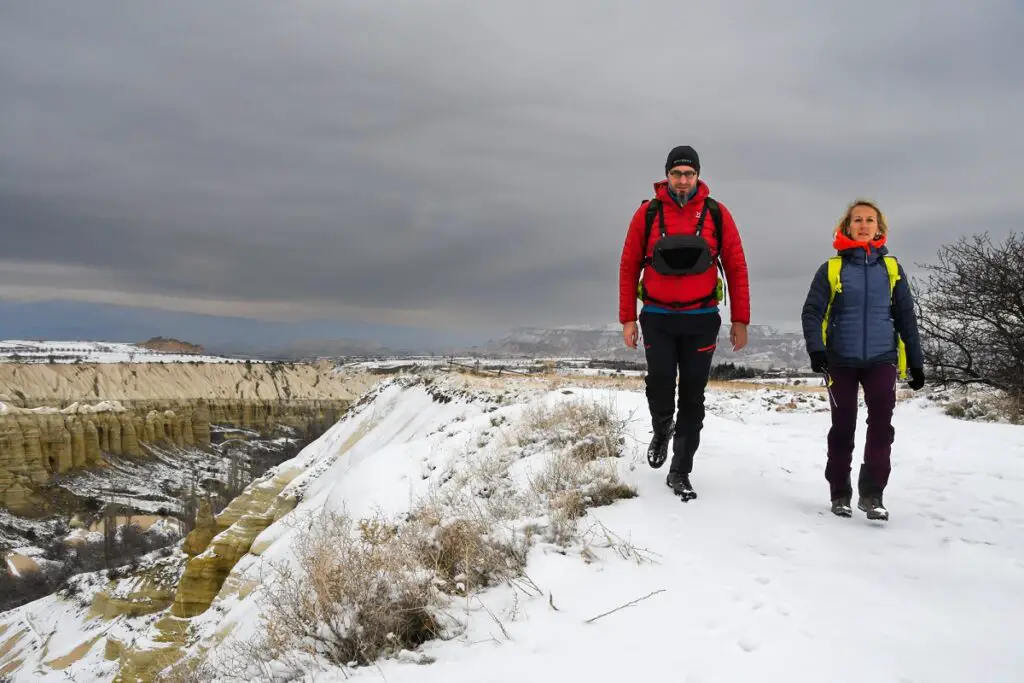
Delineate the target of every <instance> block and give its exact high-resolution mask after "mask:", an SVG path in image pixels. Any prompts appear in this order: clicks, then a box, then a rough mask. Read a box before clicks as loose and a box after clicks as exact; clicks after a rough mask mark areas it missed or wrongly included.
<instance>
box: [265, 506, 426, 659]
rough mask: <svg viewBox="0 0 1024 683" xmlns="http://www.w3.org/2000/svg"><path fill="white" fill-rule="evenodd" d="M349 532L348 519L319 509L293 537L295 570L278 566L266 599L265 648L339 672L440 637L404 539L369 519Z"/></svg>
mask: <svg viewBox="0 0 1024 683" xmlns="http://www.w3.org/2000/svg"><path fill="white" fill-rule="evenodd" d="M362 528H363V530H364V533H365V531H366V530H367V529H370V530H371V532H370V533H369V534H367V535H364V534H356V533H353V528H352V523H351V520H350V519H349V517H348V516H347V515H345V514H340V513H335V512H331V511H326V510H325V511H323V512H322V513H321V514H319V515H317V516H315V517H313V518H312V520H311V524H310V526H309V528H308V529H306V530H305V531H304V532H302V533H300V534H298V535H297V538H296V543H295V565H294V566H292V565H285V566H280V567H277V568H276V573H277V576H276V577H275V579H274V580H273V581H272V582H271V583H270V584H269V586H268V588H267V591H266V593H265V600H266V603H267V604H266V608H265V611H264V619H265V622H266V623H265V629H264V633H263V639H262V646H263V647H262V648H261V649H262V650H263V652H265V656H266V657H267V658H268V660H271V661H272V660H274V659H278V658H286V657H287V655H289V654H290V653H293V652H301V653H306V654H311V655H317V656H322V657H324V658H326V659H327V660H328V661H330V662H331V663H333V664H335V665H338V666H351V665H362V666H365V665H367V664H369V663H371V662H373V661H375V660H376V659H378V658H379V657H382V656H387V655H391V654H394V653H396V652H398V651H401V650H403V649H409V650H412V649H415V648H416V647H418V646H419V645H420V644H422V643H424V642H426V641H427V640H430V639H433V638H435V637H437V636H438V635H440V632H441V626H440V624H439V623H438V621H437V619H436V618H435V616H434V613H435V608H437V607H438V606H439V604H440V601H439V596H438V593H437V592H436V590H434V588H433V585H432V576H431V575H430V573H429V572H424V571H423V570H422V567H421V566H420V565H419V562H418V557H417V555H416V554H415V553H414V552H411V548H410V545H409V544H408V543H407V539H406V538H405V537H404V535H403V534H402V533H401V528H399V529H398V531H396V532H394V533H391V532H389V531H385V530H387V529H389V528H390V525H389V524H387V523H385V522H383V521H380V520H374V521H372V522H369V523H365V524H363V525H362Z"/></svg>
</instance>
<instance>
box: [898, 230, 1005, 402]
mask: <svg viewBox="0 0 1024 683" xmlns="http://www.w3.org/2000/svg"><path fill="white" fill-rule="evenodd" d="M921 267H922V268H923V269H924V270H925V271H927V272H928V273H929V275H928V279H927V284H926V287H925V289H924V292H923V293H921V294H919V295H918V297H917V301H918V306H919V308H920V312H919V314H918V316H919V320H920V327H921V337H922V347H923V350H924V355H925V362H926V363H927V364H928V365H929V366H930V367H931V368H933V372H934V373H935V377H934V379H935V381H937V382H938V383H941V384H946V385H949V384H953V385H959V386H967V385H971V384H982V385H986V386H989V387H993V388H995V389H999V390H1002V391H1004V392H1006V393H1007V394H1008V395H1009V396H1010V397H1011V398H1013V399H1014V400H1015V401H1016V410H1017V412H1018V413H1019V412H1020V411H1021V409H1022V407H1024V238H1022V237H1021V236H1020V235H1017V234H1015V233H1014V234H1011V235H1010V237H1009V238H1008V239H1007V240H1006V242H1004V243H1003V244H1000V245H993V244H992V242H991V240H990V239H989V237H988V235H975V236H973V237H961V238H960V239H959V240H958V241H957V242H956V243H955V244H951V245H944V246H942V247H941V248H940V250H939V260H938V263H937V264H930V265H923V266H921Z"/></svg>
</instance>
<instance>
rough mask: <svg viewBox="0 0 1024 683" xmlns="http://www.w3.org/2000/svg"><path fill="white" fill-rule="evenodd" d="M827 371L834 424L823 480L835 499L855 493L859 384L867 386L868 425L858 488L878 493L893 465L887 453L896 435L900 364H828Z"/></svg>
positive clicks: (866, 491)
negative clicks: (853, 472) (894, 416)
mask: <svg viewBox="0 0 1024 683" xmlns="http://www.w3.org/2000/svg"><path fill="white" fill-rule="evenodd" d="M828 374H829V376H830V377H831V379H832V386H831V387H830V391H829V394H830V396H829V405H830V406H831V407H832V428H831V429H830V430H829V432H828V463H827V464H826V466H825V479H826V480H828V483H829V487H830V488H831V491H832V498H833V499H835V498H836V497H838V496H840V495H852V490H851V486H850V470H851V464H852V462H853V444H854V434H855V433H856V431H857V398H858V396H857V395H858V390H859V388H860V387H864V403H865V405H866V406H867V413H868V415H867V425H868V430H867V438H866V439H865V443H864V462H863V464H862V465H861V468H860V476H859V477H858V481H857V489H858V493H859V494H860V495H862V496H872V495H877V496H880V495H882V492H883V491H884V490H885V486H886V484H888V483H889V472H890V470H891V469H892V466H891V464H890V460H889V455H890V453H891V452H892V442H893V438H894V437H895V434H896V432H895V430H894V429H893V427H892V412H893V409H895V407H896V379H897V371H896V366H895V365H890V364H888V363H882V364H879V365H872V366H870V367H866V368H847V367H835V368H829V369H828Z"/></svg>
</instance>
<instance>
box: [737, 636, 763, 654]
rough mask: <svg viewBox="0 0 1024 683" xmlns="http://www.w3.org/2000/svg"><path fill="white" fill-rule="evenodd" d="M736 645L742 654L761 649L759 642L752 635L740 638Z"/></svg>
mask: <svg viewBox="0 0 1024 683" xmlns="http://www.w3.org/2000/svg"><path fill="white" fill-rule="evenodd" d="M736 644H737V645H739V646H740V649H741V650H743V651H744V652H753V651H754V650H756V649H758V648H759V647H761V643H760V641H759V640H758V639H757V638H755V637H754V636H752V635H749V634H748V635H745V636H742V637H741V638H740V639H739V640H738V641H736Z"/></svg>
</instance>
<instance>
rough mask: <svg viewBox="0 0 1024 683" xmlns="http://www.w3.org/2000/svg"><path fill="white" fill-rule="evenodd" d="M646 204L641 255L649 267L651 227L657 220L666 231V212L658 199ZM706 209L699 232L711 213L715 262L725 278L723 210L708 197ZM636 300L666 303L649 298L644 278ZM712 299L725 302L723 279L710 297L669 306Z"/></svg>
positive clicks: (644, 202) (641, 203)
mask: <svg viewBox="0 0 1024 683" xmlns="http://www.w3.org/2000/svg"><path fill="white" fill-rule="evenodd" d="M644 204H647V211H646V214H645V222H644V242H643V247H642V248H641V251H640V253H641V254H643V262H642V265H648V262H649V261H650V258H649V257H648V256H647V242H648V240H650V238H651V227H652V226H653V225H654V219H655V218H657V219H658V220H659V221H660V226H661V229H662V231H664V229H665V211H664V208H663V207H662V205H661V200H660V199H658V198H657V197H654V198H653V199H645V200H644V201H642V202H640V206H643V205H644ZM704 208H705V211H702V212H701V214H700V219H699V220H698V221H697V232H698V233H699V232H700V231H701V230H703V228H704V216H705V215H706V214H708V213H710V214H711V221H712V222H713V223H714V225H715V243H716V245H717V248H718V254H716V255H715V257H714V262H715V264H716V265H717V266H718V272H719V273H721V275H722V276H724V275H725V270H724V269H723V268H722V259H721V255H722V209H721V207H720V206H719V205H718V202H717V201H715V200H714V199H712V198H711V197H707V198H705V199H704ZM636 298H637V299H640V300H641V301H643V300H644V299H647V300H648V301H650V302H652V303H654V304H665V302H662V301H657V300H655V299H651V298H650V297H648V296H647V293H646V290H645V289H644V283H643V278H642V277H641V280H640V282H639V283H637V288H636ZM712 299H716V300H719V301H722V302H723V303H724V302H725V282H724V280H723V278H722V277H719V278H718V282H717V284H716V285H715V290H714V291H713V292H712V293H711V294H709V295H708V296H706V297H703V298H701V299H695V300H693V301H687V302H682V303H681V302H671V304H669V305H673V306H680V307H681V306H682V305H689V304H693V303H700V302H703V301H710V300H712Z"/></svg>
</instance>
